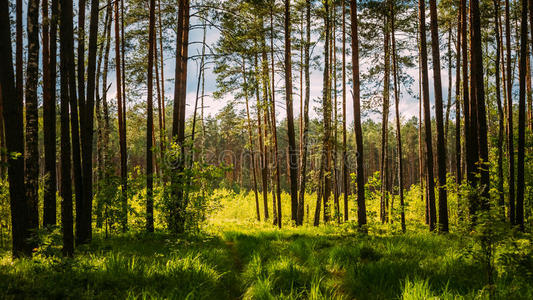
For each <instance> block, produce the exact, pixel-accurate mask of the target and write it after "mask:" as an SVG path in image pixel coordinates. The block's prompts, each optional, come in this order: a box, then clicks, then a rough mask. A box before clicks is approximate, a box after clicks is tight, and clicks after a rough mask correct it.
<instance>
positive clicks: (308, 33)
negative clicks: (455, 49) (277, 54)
mask: <svg viewBox="0 0 533 300" xmlns="http://www.w3.org/2000/svg"><path fill="white" fill-rule="evenodd" d="M305 28H306V31H305V42H304V66H303V68H304V76H305V99H304V108H303V134H302V141H301V143H302V157H301V165H300V184H299V189H300V195H299V199H298V222H297V223H298V225H302V224H303V219H304V206H305V185H306V180H307V178H306V172H307V156H308V153H309V140H308V139H309V100H310V98H311V94H310V88H311V79H310V71H309V63H310V45H311V1H310V0H306V2H305Z"/></svg>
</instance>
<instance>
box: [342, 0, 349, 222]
mask: <svg viewBox="0 0 533 300" xmlns="http://www.w3.org/2000/svg"><path fill="white" fill-rule="evenodd" d="M346 139H347V135H346V2H343V3H342V189H343V191H344V194H343V196H344V198H343V200H344V221H345V222H346V221H348V212H349V209H348V193H349V190H350V186H349V185H348V176H349V175H348V173H349V170H348V162H347V146H346Z"/></svg>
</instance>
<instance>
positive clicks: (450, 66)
mask: <svg viewBox="0 0 533 300" xmlns="http://www.w3.org/2000/svg"><path fill="white" fill-rule="evenodd" d="M449 26H450V27H449V28H448V53H447V56H448V101H447V104H446V115H445V116H446V117H445V119H444V145H445V146H447V145H448V128H449V126H450V110H451V107H452V24H449ZM451 171H452V170H451V159H450V172H451Z"/></svg>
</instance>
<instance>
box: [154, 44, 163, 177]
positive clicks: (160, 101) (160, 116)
mask: <svg viewBox="0 0 533 300" xmlns="http://www.w3.org/2000/svg"><path fill="white" fill-rule="evenodd" d="M154 39H155V40H154V45H153V47H154V68H155V84H156V91H157V119H158V121H159V151H160V152H159V154H160V159H161V161H163V159H164V157H165V156H164V155H165V153H164V147H165V146H164V144H165V142H164V140H165V132H164V130H163V99H162V97H163V96H164V95H163V94H164V91H162V90H161V84H160V80H159V63H158V55H159V54H158V53H157V52H158V49H159V47H158V46H157V36H154ZM161 54H163V53H161ZM161 68H164V66H163V65H161ZM153 138H154V139H155V133H154V136H153ZM154 146H155V142H154ZM157 169H158V168H157V161H156V171H155V172H156V173H158V172H159V175H161V168H159V171H158V170H157Z"/></svg>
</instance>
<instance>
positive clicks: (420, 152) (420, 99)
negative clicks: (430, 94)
mask: <svg viewBox="0 0 533 300" xmlns="http://www.w3.org/2000/svg"><path fill="white" fill-rule="evenodd" d="M416 25H417V26H416V27H417V32H416V44H417V48H418V176H419V180H420V200H421V202H423V203H424V206H425V214H424V220H425V223H426V225H428V224H429V206H428V201H427V200H428V199H427V197H426V196H427V193H426V190H425V189H424V186H425V183H424V181H425V180H426V177H425V174H424V170H425V168H424V167H425V166H424V159H425V155H424V149H423V147H422V139H423V133H422V102H423V97H422V93H423V89H422V47H421V45H420V24H419V20H418V19H417V21H416Z"/></svg>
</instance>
